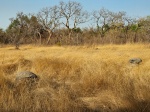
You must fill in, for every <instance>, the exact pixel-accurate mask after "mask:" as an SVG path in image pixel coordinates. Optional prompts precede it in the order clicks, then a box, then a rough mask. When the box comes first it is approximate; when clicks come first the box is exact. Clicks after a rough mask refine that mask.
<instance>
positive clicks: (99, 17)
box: [93, 8, 110, 37]
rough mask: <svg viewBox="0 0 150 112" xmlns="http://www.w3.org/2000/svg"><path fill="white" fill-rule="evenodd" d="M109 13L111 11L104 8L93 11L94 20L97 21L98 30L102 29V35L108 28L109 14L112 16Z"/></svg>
mask: <svg viewBox="0 0 150 112" xmlns="http://www.w3.org/2000/svg"><path fill="white" fill-rule="evenodd" d="M109 14H110V11H109V10H106V9H104V8H102V9H100V10H99V11H94V12H93V18H94V21H95V22H96V25H97V29H98V31H99V30H100V29H101V31H100V33H101V36H102V37H103V36H104V34H105V32H106V31H107V30H108V24H109V16H110V15H109Z"/></svg>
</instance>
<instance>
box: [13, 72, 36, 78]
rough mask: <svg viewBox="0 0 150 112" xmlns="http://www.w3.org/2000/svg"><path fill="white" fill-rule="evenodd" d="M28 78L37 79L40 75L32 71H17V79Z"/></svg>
mask: <svg viewBox="0 0 150 112" xmlns="http://www.w3.org/2000/svg"><path fill="white" fill-rule="evenodd" d="M27 78H28V79H37V78H38V76H37V75H36V74H34V73H33V72H30V71H22V72H19V73H17V75H16V80H21V79H27Z"/></svg>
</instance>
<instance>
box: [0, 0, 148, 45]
mask: <svg viewBox="0 0 150 112" xmlns="http://www.w3.org/2000/svg"><path fill="white" fill-rule="evenodd" d="M10 21H11V23H10V25H9V27H8V28H7V29H6V30H5V31H4V30H3V29H0V43H1V44H13V45H15V46H16V48H19V45H20V44H36V45H60V46H61V45H84V44H108V43H113V44H124V43H137V42H144V43H145V42H146V43H147V42H150V16H147V17H141V18H132V17H129V16H127V14H126V12H123V11H121V12H112V11H109V10H107V9H105V8H100V9H99V10H95V11H92V12H87V11H85V10H84V8H83V6H82V5H81V4H80V3H78V2H75V1H69V2H63V1H61V2H60V3H59V4H58V5H56V6H52V7H46V8H43V9H41V10H40V11H39V12H37V13H36V14H24V13H23V12H19V13H17V14H16V17H15V18H10ZM88 23H91V25H88V27H87V26H86V27H84V26H85V24H88Z"/></svg>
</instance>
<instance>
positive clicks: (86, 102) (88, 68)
mask: <svg viewBox="0 0 150 112" xmlns="http://www.w3.org/2000/svg"><path fill="white" fill-rule="evenodd" d="M10 49H11V48H3V49H1V51H0V52H5V55H6V56H7V57H4V58H3V59H1V60H0V77H1V78H0V111H2V112H5V111H6V112H12V111H14V112H20V111H22V112H40V111H43V112H108V111H110V112H149V111H150V94H149V93H150V86H149V85H150V81H149V80H150V69H149V66H150V63H149V62H150V60H149V55H150V49H149V45H141V44H138V45H132V44H127V45H105V46H78V47H75V46H68V47H55V46H53V47H37V48H36V47H32V46H28V47H26V46H24V47H22V48H21V49H20V50H17V51H16V50H14V51H13V50H10ZM135 49H136V50H135ZM27 54H28V55H27ZM0 57H3V53H1V54H0ZM132 57H140V58H142V60H143V62H142V63H141V64H139V65H132V64H130V63H128V60H129V59H130V58H132ZM25 70H27V71H32V72H34V73H35V74H37V75H38V77H39V80H38V81H37V82H35V83H34V84H33V83H32V82H30V81H29V80H22V81H21V82H20V83H17V82H16V80H15V76H16V74H17V73H18V72H20V71H25Z"/></svg>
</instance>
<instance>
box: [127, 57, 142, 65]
mask: <svg viewBox="0 0 150 112" xmlns="http://www.w3.org/2000/svg"><path fill="white" fill-rule="evenodd" d="M129 62H130V63H131V64H140V63H141V62H142V59H140V58H132V59H130V60H129Z"/></svg>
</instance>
